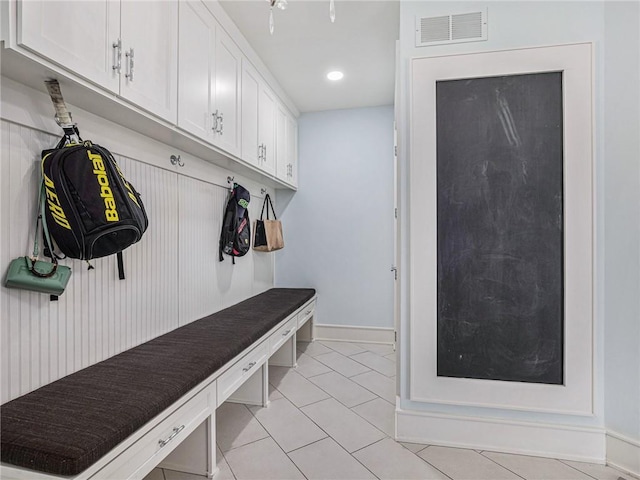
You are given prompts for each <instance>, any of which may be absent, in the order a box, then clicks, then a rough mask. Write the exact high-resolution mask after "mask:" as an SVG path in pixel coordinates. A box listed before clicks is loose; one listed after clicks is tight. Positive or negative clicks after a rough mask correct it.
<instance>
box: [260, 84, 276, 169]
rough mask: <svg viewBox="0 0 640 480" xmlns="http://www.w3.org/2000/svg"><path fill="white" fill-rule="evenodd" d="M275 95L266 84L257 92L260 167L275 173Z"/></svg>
mask: <svg viewBox="0 0 640 480" xmlns="http://www.w3.org/2000/svg"><path fill="white" fill-rule="evenodd" d="M275 115H276V97H275V95H274V94H273V92H272V91H271V90H269V89H268V88H267V87H266V86H261V88H260V91H259V92H258V143H259V147H260V158H261V159H262V160H261V162H260V168H261V169H262V170H264V171H265V172H267V173H269V174H271V175H275V173H276V155H275V154H276V152H275V143H276V138H275V133H276V129H275V122H276V117H275Z"/></svg>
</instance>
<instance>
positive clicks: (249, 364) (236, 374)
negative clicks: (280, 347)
mask: <svg viewBox="0 0 640 480" xmlns="http://www.w3.org/2000/svg"><path fill="white" fill-rule="evenodd" d="M268 357H269V342H268V341H265V342H262V343H261V344H260V345H259V346H257V347H256V348H254V349H253V350H251V352H249V353H248V354H246V355H245V356H244V357H242V358H241V359H240V360H238V361H237V362H236V363H235V364H234V365H233V366H232V367H231V368H230V369H229V370H227V371H226V372H224V373H223V374H222V375H220V377H219V378H218V405H221V404H222V402H224V401H225V400H226V399H227V398H229V397H230V396H231V394H233V392H235V391H236V390H237V389H238V387H239V386H240V385H242V384H243V383H244V382H245V381H246V380H247V379H248V378H249V377H250V376H251V375H253V374H254V373H255V371H256V370H257V369H259V368H260V367H261V366H262V365H263V364H264V363H265V362H266V361H267V358H268Z"/></svg>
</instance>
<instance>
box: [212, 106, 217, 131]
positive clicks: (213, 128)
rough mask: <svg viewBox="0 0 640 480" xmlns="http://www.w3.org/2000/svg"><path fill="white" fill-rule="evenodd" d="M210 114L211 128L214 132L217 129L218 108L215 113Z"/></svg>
mask: <svg viewBox="0 0 640 480" xmlns="http://www.w3.org/2000/svg"><path fill="white" fill-rule="evenodd" d="M211 116H212V117H213V126H212V127H211V130H213V131H214V133H215V132H217V131H218V110H216V111H215V113H212V114H211Z"/></svg>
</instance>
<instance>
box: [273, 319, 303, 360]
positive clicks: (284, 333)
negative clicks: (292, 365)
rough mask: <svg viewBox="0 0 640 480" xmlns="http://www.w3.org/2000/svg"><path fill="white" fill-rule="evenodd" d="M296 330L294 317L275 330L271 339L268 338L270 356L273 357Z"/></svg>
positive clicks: (296, 325) (296, 321)
mask: <svg viewBox="0 0 640 480" xmlns="http://www.w3.org/2000/svg"><path fill="white" fill-rule="evenodd" d="M297 328H298V317H297V316H295V317H293V318H292V319H290V320H289V321H288V322H287V323H285V324H284V325H283V326H282V327H280V328H279V329H278V330H276V331H275V332H274V333H273V334H272V335H271V337H269V343H270V346H271V348H270V352H269V353H270V355H273V353H274V352H276V351H277V350H278V349H279V348H280V347H281V346H282V345H283V344H284V342H286V341H287V340H289V339H290V338H291V337H292V336H293V334H294V333H296V330H297Z"/></svg>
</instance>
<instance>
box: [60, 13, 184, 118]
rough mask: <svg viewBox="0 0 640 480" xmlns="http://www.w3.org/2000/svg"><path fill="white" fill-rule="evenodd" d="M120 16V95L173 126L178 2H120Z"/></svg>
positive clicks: (175, 113) (175, 110)
mask: <svg viewBox="0 0 640 480" xmlns="http://www.w3.org/2000/svg"><path fill="white" fill-rule="evenodd" d="M67 10H69V8H67ZM121 13H122V15H121V18H122V23H121V34H122V49H123V50H122V75H121V81H120V95H121V96H122V97H123V98H126V99H127V100H130V101H131V102H133V103H135V104H136V105H138V106H139V107H141V108H143V109H145V110H148V111H149V112H151V113H154V114H156V115H158V116H159V117H162V118H164V119H165V120H167V121H169V122H171V123H177V98H178V88H177V82H178V2H177V1H176V0H164V1H162V2H148V1H140V0H122V2H121Z"/></svg>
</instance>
